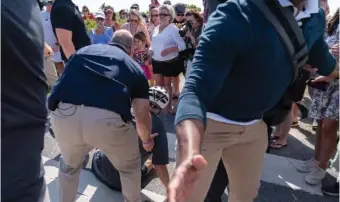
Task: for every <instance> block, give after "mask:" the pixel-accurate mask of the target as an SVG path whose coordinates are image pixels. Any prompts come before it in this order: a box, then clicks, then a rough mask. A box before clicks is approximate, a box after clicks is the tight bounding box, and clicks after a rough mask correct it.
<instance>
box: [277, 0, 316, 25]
mask: <svg viewBox="0 0 340 202" xmlns="http://www.w3.org/2000/svg"><path fill="white" fill-rule="evenodd" d="M278 1H279V3H280V5H281V6H282V7H288V6H292V7H293V8H294V16H295V19H296V21H298V22H299V21H301V20H302V19H304V18H310V17H311V14H315V13H318V12H319V0H307V5H306V6H305V9H304V10H301V11H300V12H299V13H297V9H296V7H295V6H294V5H293V3H292V2H291V1H290V0H278Z"/></svg>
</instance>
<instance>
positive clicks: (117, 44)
mask: <svg viewBox="0 0 340 202" xmlns="http://www.w3.org/2000/svg"><path fill="white" fill-rule="evenodd" d="M109 45H111V46H116V47H118V48H120V49H122V50H123V51H124V52H125V53H126V54H129V53H128V51H127V50H126V48H125V46H124V45H122V44H119V43H115V42H110V43H109Z"/></svg>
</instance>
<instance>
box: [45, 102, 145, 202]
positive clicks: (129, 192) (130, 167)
mask: <svg viewBox="0 0 340 202" xmlns="http://www.w3.org/2000/svg"><path fill="white" fill-rule="evenodd" d="M51 122H52V128H53V130H54V133H55V137H56V140H57V142H58V144H59V147H60V152H61V155H62V159H61V161H60V169H59V176H58V180H59V201H60V202H73V201H75V199H76V195H77V188H78V183H79V174H80V170H81V168H82V164H83V160H84V157H85V155H86V154H87V153H88V152H89V151H90V150H92V149H93V148H99V149H101V150H103V151H104V152H105V153H106V155H107V156H108V158H109V159H110V161H111V163H112V164H113V165H114V166H115V168H117V170H118V171H119V173H120V180H121V183H122V192H123V196H124V200H125V201H126V202H137V201H138V202H139V201H140V199H141V198H140V191H141V172H140V165H141V159H140V152H139V146H138V135H137V132H136V130H135V129H134V127H133V125H132V124H130V123H125V122H123V121H122V119H121V117H120V116H119V115H118V114H116V113H114V112H111V111H107V110H103V109H98V108H94V107H86V106H78V105H72V104H66V103H60V104H59V106H58V108H57V109H56V110H55V111H53V112H52V113H51Z"/></svg>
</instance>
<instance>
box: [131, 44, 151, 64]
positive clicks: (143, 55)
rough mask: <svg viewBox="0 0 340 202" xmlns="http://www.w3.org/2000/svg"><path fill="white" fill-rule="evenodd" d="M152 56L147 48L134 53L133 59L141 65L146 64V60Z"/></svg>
mask: <svg viewBox="0 0 340 202" xmlns="http://www.w3.org/2000/svg"><path fill="white" fill-rule="evenodd" d="M149 58H150V54H149V51H148V50H147V49H146V48H145V49H144V50H142V51H137V52H134V53H133V59H134V60H135V61H136V62H137V63H138V64H139V65H145V62H146V61H147V60H148V59H149Z"/></svg>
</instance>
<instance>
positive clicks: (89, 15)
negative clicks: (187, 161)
mask: <svg viewBox="0 0 340 202" xmlns="http://www.w3.org/2000/svg"><path fill="white" fill-rule="evenodd" d="M82 14H83V20H87V19H91V20H94V16H93V14H92V13H90V10H89V8H88V7H87V6H83V8H82Z"/></svg>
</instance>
